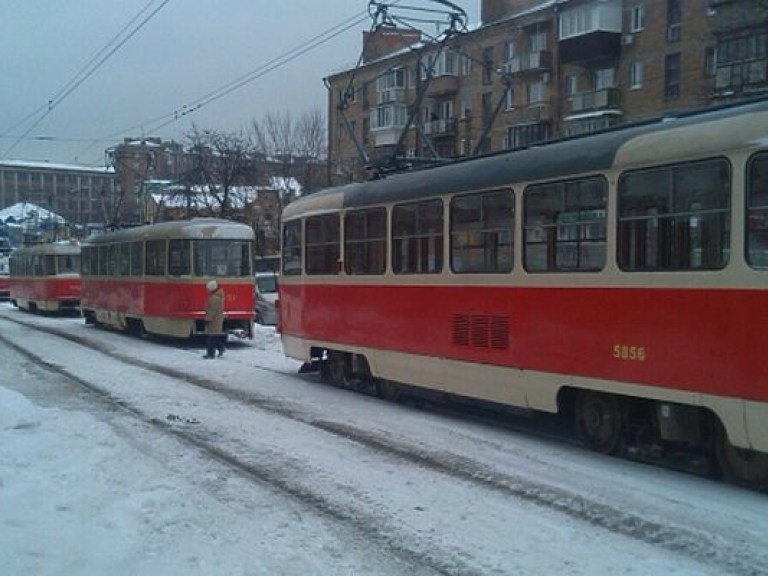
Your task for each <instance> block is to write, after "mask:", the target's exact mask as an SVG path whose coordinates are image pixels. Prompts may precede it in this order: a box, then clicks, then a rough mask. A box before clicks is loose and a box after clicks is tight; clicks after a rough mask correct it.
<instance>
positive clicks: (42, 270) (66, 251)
mask: <svg viewBox="0 0 768 576" xmlns="http://www.w3.org/2000/svg"><path fill="white" fill-rule="evenodd" d="M8 268H9V271H10V300H11V303H12V304H13V305H14V306H16V307H17V308H19V309H20V310H27V311H30V312H76V311H78V310H79V306H80V245H79V244H77V243H69V242H66V243H65V242H59V243H51V244H36V245H34V246H28V247H24V248H17V249H16V250H14V251H13V252H11V255H10V257H9V262H8Z"/></svg>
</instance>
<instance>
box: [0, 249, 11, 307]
mask: <svg viewBox="0 0 768 576" xmlns="http://www.w3.org/2000/svg"><path fill="white" fill-rule="evenodd" d="M8 260H9V258H8V256H2V255H0V300H8V299H9V298H10V297H11V273H10V270H9V263H8Z"/></svg>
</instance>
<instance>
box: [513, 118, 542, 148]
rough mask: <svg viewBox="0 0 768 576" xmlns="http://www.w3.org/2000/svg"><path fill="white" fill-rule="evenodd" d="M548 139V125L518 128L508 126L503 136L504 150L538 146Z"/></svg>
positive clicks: (529, 125) (538, 124) (540, 124)
mask: <svg viewBox="0 0 768 576" xmlns="http://www.w3.org/2000/svg"><path fill="white" fill-rule="evenodd" d="M548 139H549V124H546V123H544V122H539V123H537V124H522V125H520V126H508V127H507V133H506V135H505V136H504V149H505V150H516V149H518V148H525V147H526V146H530V145H532V144H538V143H539V142H544V141H546V140H548Z"/></svg>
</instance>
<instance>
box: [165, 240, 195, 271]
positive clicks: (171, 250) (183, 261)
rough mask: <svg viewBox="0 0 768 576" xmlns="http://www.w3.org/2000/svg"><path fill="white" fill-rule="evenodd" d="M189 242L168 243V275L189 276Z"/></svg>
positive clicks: (190, 246) (175, 241) (190, 249)
mask: <svg viewBox="0 0 768 576" xmlns="http://www.w3.org/2000/svg"><path fill="white" fill-rule="evenodd" d="M191 253H192V245H191V240H170V241H169V243H168V274H170V275H171V276H189V273H190V270H191V269H192V264H191Z"/></svg>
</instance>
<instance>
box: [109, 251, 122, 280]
mask: <svg viewBox="0 0 768 576" xmlns="http://www.w3.org/2000/svg"><path fill="white" fill-rule="evenodd" d="M107 275H108V276H119V275H120V244H110V245H109V246H108V250H107Z"/></svg>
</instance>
